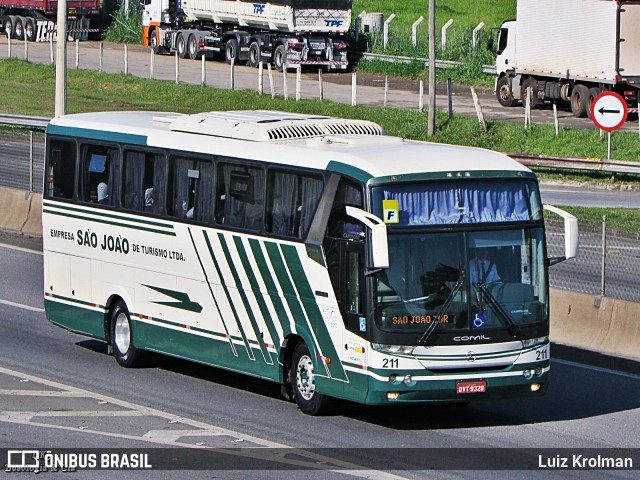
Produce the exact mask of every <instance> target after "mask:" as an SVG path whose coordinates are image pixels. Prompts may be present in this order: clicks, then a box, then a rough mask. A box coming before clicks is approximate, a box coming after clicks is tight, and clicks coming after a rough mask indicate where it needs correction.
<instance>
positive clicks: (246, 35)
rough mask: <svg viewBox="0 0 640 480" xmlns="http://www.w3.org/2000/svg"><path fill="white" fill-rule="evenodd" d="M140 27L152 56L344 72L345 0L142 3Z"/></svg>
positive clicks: (347, 7)
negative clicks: (220, 59) (172, 54)
mask: <svg viewBox="0 0 640 480" xmlns="http://www.w3.org/2000/svg"><path fill="white" fill-rule="evenodd" d="M142 23H143V33H142V41H143V44H145V45H149V46H150V47H151V48H152V49H153V51H154V52H155V53H175V54H176V55H178V56H180V57H181V58H186V57H189V58H191V59H198V58H201V57H202V56H203V55H204V56H206V57H207V58H214V57H220V58H224V59H225V60H226V61H227V63H231V62H234V63H235V64H242V63H247V62H248V63H249V64H250V65H251V66H253V67H257V66H258V65H259V64H260V63H261V62H262V63H264V62H270V63H273V65H274V66H275V67H276V68H277V69H278V70H279V71H282V70H283V69H288V68H295V67H297V66H298V65H300V66H308V67H317V68H323V69H326V70H344V69H346V68H347V65H348V61H347V42H346V40H345V38H344V37H345V35H346V33H347V32H348V30H349V26H350V25H351V0H273V1H270V2H267V3H261V2H259V1H258V2H256V1H253V0H252V1H248V0H145V2H144V11H143V22H142Z"/></svg>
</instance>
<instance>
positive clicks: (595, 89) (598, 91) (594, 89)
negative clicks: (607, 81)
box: [587, 87, 602, 118]
mask: <svg viewBox="0 0 640 480" xmlns="http://www.w3.org/2000/svg"><path fill="white" fill-rule="evenodd" d="M601 93H602V90H601V89H599V88H598V87H592V88H590V89H589V94H588V96H587V116H588V117H589V118H591V105H593V101H594V100H595V98H596V97H597V96H598V95H600V94H601Z"/></svg>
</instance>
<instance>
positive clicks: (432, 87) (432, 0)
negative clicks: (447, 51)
mask: <svg viewBox="0 0 640 480" xmlns="http://www.w3.org/2000/svg"><path fill="white" fill-rule="evenodd" d="M428 105H429V118H428V125H427V135H429V136H432V135H433V134H434V133H435V132H436V0H429V98H428Z"/></svg>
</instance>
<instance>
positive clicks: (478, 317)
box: [473, 313, 487, 328]
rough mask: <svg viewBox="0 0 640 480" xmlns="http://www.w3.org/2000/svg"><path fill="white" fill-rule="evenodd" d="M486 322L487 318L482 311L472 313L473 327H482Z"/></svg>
mask: <svg viewBox="0 0 640 480" xmlns="http://www.w3.org/2000/svg"><path fill="white" fill-rule="evenodd" d="M485 323H487V318H486V317H485V315H484V313H474V314H473V328H482V327H484V325H485Z"/></svg>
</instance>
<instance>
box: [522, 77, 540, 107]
mask: <svg viewBox="0 0 640 480" xmlns="http://www.w3.org/2000/svg"><path fill="white" fill-rule="evenodd" d="M527 96H529V106H530V107H531V108H536V107H537V106H538V105H540V103H541V102H540V99H539V98H538V82H536V81H535V79H534V78H527V79H526V80H525V81H524V82H522V104H523V105H525V106H526V105H527V103H526V102H527Z"/></svg>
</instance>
